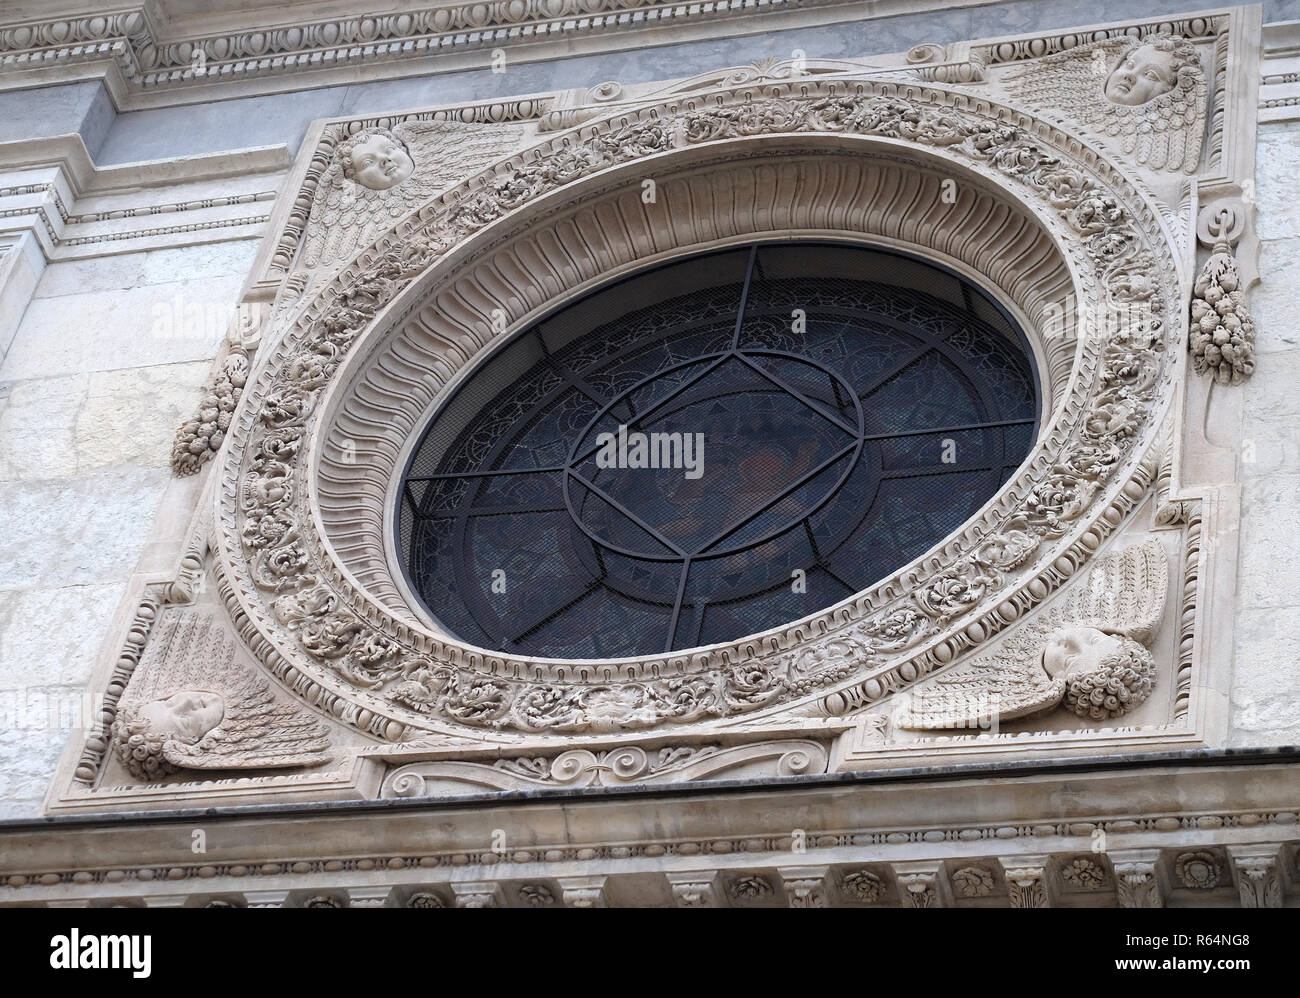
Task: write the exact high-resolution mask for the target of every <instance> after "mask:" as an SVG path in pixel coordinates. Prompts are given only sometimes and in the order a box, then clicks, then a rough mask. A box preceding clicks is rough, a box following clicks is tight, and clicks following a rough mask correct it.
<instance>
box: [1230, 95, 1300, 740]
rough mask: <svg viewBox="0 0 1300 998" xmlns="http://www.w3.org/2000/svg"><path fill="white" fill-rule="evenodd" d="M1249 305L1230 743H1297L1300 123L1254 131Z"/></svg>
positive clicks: (1272, 124)
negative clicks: (1253, 280) (1252, 337)
mask: <svg viewBox="0 0 1300 998" xmlns="http://www.w3.org/2000/svg"><path fill="white" fill-rule="evenodd" d="M1256 162H1257V167H1256V198H1257V205H1256V207H1257V209H1258V215H1257V218H1256V226H1257V231H1258V234H1259V239H1260V253H1259V271H1260V283H1259V284H1258V285H1257V286H1256V287H1255V289H1254V292H1253V297H1252V299H1251V305H1252V310H1253V314H1254V317H1255V328H1256V344H1255V346H1256V353H1257V361H1256V369H1255V374H1254V376H1253V377H1252V378H1251V379H1250V380H1249V381H1247V382H1246V383H1245V385H1243V386H1242V389H1241V390H1242V403H1243V409H1244V416H1243V422H1242V426H1241V437H1240V440H1241V456H1240V459H1239V462H1238V467H1239V470H1240V476H1241V483H1242V486H1241V487H1242V507H1241V556H1240V562H1239V566H1238V572H1239V575H1238V584H1237V600H1238V603H1237V620H1236V655H1235V663H1234V675H1233V689H1232V725H1233V734H1232V741H1233V744H1236V745H1296V744H1300V615H1297V614H1296V611H1295V602H1296V586H1297V582H1300V433H1297V423H1300V293H1298V292H1297V289H1298V288H1300V203H1298V202H1297V199H1296V193H1297V191H1296V183H1297V181H1296V176H1297V170H1298V168H1300V121H1279V122H1268V123H1264V124H1261V125H1260V128H1259V141H1258V146H1257V159H1256Z"/></svg>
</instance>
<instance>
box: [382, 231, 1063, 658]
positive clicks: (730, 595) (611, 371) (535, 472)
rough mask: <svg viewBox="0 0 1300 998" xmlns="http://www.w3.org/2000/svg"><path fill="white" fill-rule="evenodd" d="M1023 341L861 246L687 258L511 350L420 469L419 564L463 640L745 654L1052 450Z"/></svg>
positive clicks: (446, 408) (770, 247)
mask: <svg viewBox="0 0 1300 998" xmlns="http://www.w3.org/2000/svg"><path fill="white" fill-rule="evenodd" d="M1038 413H1039V393H1038V383H1037V376H1036V369H1035V367H1034V365H1033V363H1032V361H1031V358H1030V355H1029V351H1028V347H1027V346H1026V343H1025V340H1024V337H1023V335H1022V334H1021V333H1020V331H1019V329H1018V328H1016V327H1015V325H1014V324H1013V323H1012V321H1011V320H1010V318H1009V317H1008V316H1007V315H1006V313H1005V312H1004V311H1003V310H1002V309H1001V308H999V307H998V306H997V305H996V304H995V303H994V302H992V301H991V300H990V299H989V298H988V297H986V296H985V294H984V293H983V292H982V291H981V290H980V289H978V288H977V287H976V286H975V285H973V284H972V283H970V282H968V281H966V280H964V279H962V278H960V277H958V276H956V275H955V274H953V273H952V272H950V271H948V270H946V269H942V268H940V267H937V266H935V265H932V264H928V263H923V262H921V261H919V260H916V259H913V258H910V257H906V256H902V255H899V254H895V253H890V252H884V251H880V250H875V249H868V248H863V247H852V246H845V245H831V244H819V243H784V244H773V243H764V244H761V245H755V246H746V247H742V248H738V249H729V250H724V251H718V252H713V253H709V254H706V255H701V256H695V257H690V258H686V259H683V260H679V261H675V262H673V263H671V264H668V265H665V266H661V267H657V268H655V269H652V270H648V271H644V272H642V273H639V274H636V275H634V276H632V277H629V278H626V279H623V280H620V281H618V282H616V283H613V284H611V285H608V286H606V287H604V288H602V289H600V290H598V291H595V292H593V293H591V294H589V295H587V296H586V297H584V298H582V299H580V300H579V301H577V302H575V303H573V304H570V305H567V306H565V307H564V308H562V309H561V310H559V311H558V312H556V313H554V314H552V315H551V316H550V317H548V318H546V319H544V320H542V321H541V322H538V323H536V324H535V325H533V326H532V327H531V328H529V329H527V330H525V331H524V332H522V333H521V334H519V335H517V336H515V337H513V338H512V339H511V340H510V341H509V343H507V344H506V345H505V346H504V347H503V348H502V349H500V350H498V351H497V352H495V353H494V354H493V355H492V356H490V357H489V358H488V359H487V360H485V361H484V362H482V363H481V364H480V365H479V366H478V367H477V368H476V369H475V370H474V371H473V372H471V374H470V375H469V376H468V378H466V379H465V381H464V382H463V383H462V384H461V386H460V387H459V389H458V390H457V391H456V392H455V393H454V395H453V396H452V397H451V398H450V399H449V400H448V401H447V403H446V404H444V405H443V406H442V407H441V409H440V410H439V411H438V412H437V413H436V414H435V417H434V419H433V420H432V422H431V423H430V424H429V428H428V430H427V431H426V432H425V435H424V438H423V440H422V441H421V443H420V445H419V446H418V447H417V448H416V450H415V452H414V454H413V455H412V458H411V460H410V462H409V464H408V467H407V470H406V475H405V479H404V481H403V485H402V490H401V506H400V509H399V510H398V516H397V525H398V531H399V545H400V547H399V550H400V551H401V552H402V553H403V556H404V558H405V566H404V567H405V570H406V572H407V578H408V581H409V582H410V584H411V587H412V590H413V591H414V592H415V593H416V594H417V595H418V597H419V598H420V600H421V601H422V602H423V604H424V606H425V609H426V610H427V612H428V613H429V615H430V617H431V618H432V619H433V620H434V621H436V622H437V624H438V625H439V626H441V627H442V628H443V629H445V630H446V631H448V632H450V633H451V634H453V635H455V636H456V637H457V638H460V639H461V640H463V641H466V642H468V643H470V644H474V645H477V646H479V647H482V648H490V649H496V650H501V651H506V652H511V653H515V654H524V655H534V656H539V657H547V658H568V659H604V658H620V657H626V656H635V655H646V654H657V653H662V652H665V651H671V650H680V649H686V648H694V647H698V646H702V645H708V644H714V643H717V642H722V641H730V640H734V639H737V638H741V637H744V636H746V635H749V634H754V633H757V632H760V631H763V630H766V629H768V628H771V627H775V626H779V625H781V624H785V623H789V622H791V621H794V620H797V619H800V618H802V617H806V616H808V615H810V614H813V613H816V612H817V611H819V610H822V609H825V608H826V607H829V606H831V605H833V604H835V603H838V602H840V601H841V600H844V599H845V598H847V597H849V596H852V595H853V594H855V593H857V592H860V591H862V590H864V589H867V588H869V587H870V586H871V585H872V584H873V583H876V582H878V581H880V580H881V579H883V578H884V577H886V576H888V575H889V574H891V573H892V572H894V571H895V570H897V569H898V568H900V567H902V566H903V565H905V564H907V563H908V562H910V561H912V560H913V559H914V558H916V557H917V556H919V555H921V554H923V553H925V552H926V551H927V550H929V549H930V548H932V547H933V546H934V545H936V544H937V543H939V542H940V541H942V540H943V539H944V538H946V537H947V536H948V535H950V534H951V533H953V532H954V531H956V530H957V529H958V528H959V527H960V526H961V525H962V524H963V523H965V522H966V521H967V520H968V519H970V518H971V517H972V516H974V515H975V514H976V513H977V512H978V511H979V509H980V508H981V507H982V506H983V505H984V504H985V503H986V502H987V501H988V500H989V499H990V498H992V497H993V495H994V494H995V493H996V492H997V491H998V489H999V487H1000V486H1001V485H1002V483H1003V482H1005V481H1006V479H1007V478H1008V477H1010V475H1011V474H1012V473H1013V472H1014V471H1015V469H1016V468H1017V467H1018V466H1019V465H1020V463H1021V462H1022V461H1023V460H1024V459H1025V457H1026V455H1027V454H1028V453H1029V450H1030V447H1031V445H1032V443H1033V441H1034V437H1035V433H1036V429H1037V423H1038Z"/></svg>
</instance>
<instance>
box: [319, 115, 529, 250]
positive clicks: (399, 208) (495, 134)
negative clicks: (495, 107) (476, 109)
mask: <svg viewBox="0 0 1300 998" xmlns="http://www.w3.org/2000/svg"><path fill="white" fill-rule="evenodd" d="M522 134H523V132H522V129H520V128H519V127H517V126H502V125H484V124H470V123H465V122H455V121H408V122H404V123H402V124H400V125H397V126H396V127H394V128H393V129H391V130H389V129H368V130H366V131H361V132H357V133H356V134H354V135H351V136H349V137H348V138H347V139H345V140H344V141H342V142H340V143H339V145H338V146H337V148H336V149H335V150H334V159H333V162H331V164H330V165H329V167H328V168H326V170H325V174H324V176H322V177H321V181H320V184H319V186H318V187H317V188H316V196H315V199H314V201H313V202H312V207H311V214H310V216H309V217H308V220H307V233H306V236H305V237H304V240H303V243H304V245H303V256H302V262H303V265H305V266H307V267H320V266H327V265H330V264H333V263H337V262H339V261H342V260H345V259H349V258H350V257H352V256H354V255H355V254H356V253H357V252H359V251H360V250H361V249H362V248H363V247H365V246H367V245H369V244H370V243H371V242H373V241H374V240H375V239H376V238H377V237H378V236H379V235H380V233H382V232H383V231H384V230H385V229H387V228H388V227H389V226H391V225H392V224H393V223H394V222H396V221H397V220H398V219H399V218H402V217H403V216H405V215H408V214H410V213H411V212H413V211H414V210H415V209H416V208H418V207H420V205H422V204H424V203H425V202H427V201H429V200H430V199H431V198H433V197H435V196H437V195H438V194H439V193H441V192H442V191H445V190H447V189H448V188H450V187H453V186H455V185H456V184H458V183H460V182H461V181H462V180H464V179H465V178H466V177H467V176H469V175H470V174H471V173H473V172H475V171H476V170H478V169H480V168H482V167H483V166H484V165H486V164H487V163H489V162H491V161H492V160H494V159H496V158H498V157H500V156H504V155H506V154H507V153H509V152H510V151H511V150H513V149H514V147H515V145H516V144H517V143H518V141H519V138H520V136H521V135H522Z"/></svg>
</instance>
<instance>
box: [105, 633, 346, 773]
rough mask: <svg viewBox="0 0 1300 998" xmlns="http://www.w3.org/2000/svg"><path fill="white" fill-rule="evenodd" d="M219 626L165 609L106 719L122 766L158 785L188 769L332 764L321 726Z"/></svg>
mask: <svg viewBox="0 0 1300 998" xmlns="http://www.w3.org/2000/svg"><path fill="white" fill-rule="evenodd" d="M237 658H238V656H237V653H236V649H235V644H234V641H233V639H232V637H231V636H230V635H228V634H227V633H225V631H224V629H223V628H222V627H221V625H220V624H219V623H217V622H216V621H214V620H212V619H211V618H209V617H207V616H204V615H200V614H196V613H193V612H188V611H171V612H169V613H167V614H166V616H165V617H164V618H163V619H162V620H161V621H159V623H158V625H157V627H156V628H155V631H154V633H153V634H152V635H151V636H150V640H149V645H148V647H147V649H146V651H145V654H144V656H143V657H142V658H141V660H140V664H139V665H137V666H136V668H135V671H134V672H133V673H132V675H131V681H130V682H129V683H128V684H127V687H126V689H125V691H123V694H122V699H121V701H120V703H119V704H118V711H117V717H116V718H115V719H114V721H113V732H112V734H113V745H114V748H115V749H116V751H117V756H118V758H119V759H120V760H121V762H122V765H123V766H125V767H126V769H127V772H129V773H130V774H131V775H132V776H134V777H136V778H137V779H141V780H148V781H150V782H156V781H158V780H161V779H163V778H165V777H167V776H170V775H171V774H172V773H175V772H178V771H180V770H185V769H195V770H210V769H229V770H247V769H284V768H289V767H296V766H319V765H321V764H323V763H326V762H328V761H329V758H330V756H329V753H328V752H327V747H328V742H327V739H326V734H325V729H324V727H323V726H322V725H321V724H320V722H319V721H317V720H316V719H315V718H314V717H313V716H312V715H311V713H310V712H309V711H307V710H305V709H304V708H302V707H299V706H298V705H296V704H289V703H280V702H278V701H277V700H276V698H275V696H274V694H273V693H272V692H271V688H270V684H269V683H268V682H267V681H266V680H265V679H262V678H261V677H260V676H258V675H257V674H256V673H255V672H253V671H252V670H251V669H250V668H249V667H248V666H246V665H241V664H240V663H239V662H238V660H237Z"/></svg>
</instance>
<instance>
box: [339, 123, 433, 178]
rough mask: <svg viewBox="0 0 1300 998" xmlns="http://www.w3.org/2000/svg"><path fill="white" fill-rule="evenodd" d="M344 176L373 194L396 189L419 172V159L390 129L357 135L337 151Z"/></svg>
mask: <svg viewBox="0 0 1300 998" xmlns="http://www.w3.org/2000/svg"><path fill="white" fill-rule="evenodd" d="M336 155H337V156H338V159H339V163H340V164H341V165H342V167H343V176H344V177H345V178H346V179H348V180H351V181H352V182H353V183H357V184H360V185H361V186H362V187H368V188H370V190H372V191H386V190H388V189H389V188H390V187H396V186H397V185H398V184H400V183H401V182H402V181H403V180H406V179H407V178H408V177H410V175H411V174H412V173H414V172H415V160H413V159H412V158H411V154H410V152H409V151H408V150H407V148H406V145H405V144H404V143H403V142H402V140H401V139H399V138H397V136H395V135H394V134H393V133H392V132H390V131H388V129H386V128H384V129H375V130H373V131H366V132H357V134H355V135H353V136H350V137H349V138H347V139H345V140H344V141H343V142H341V143H339V147H338V149H337V150H336Z"/></svg>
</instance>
